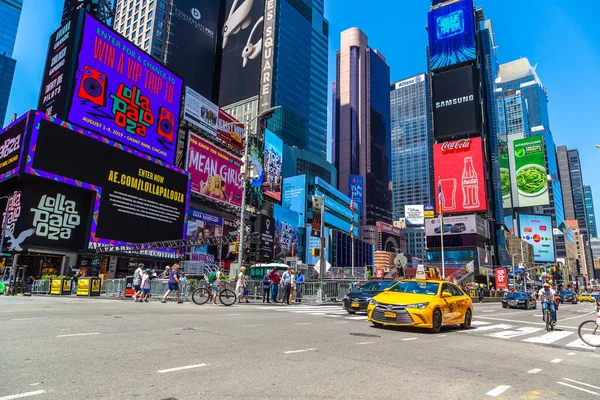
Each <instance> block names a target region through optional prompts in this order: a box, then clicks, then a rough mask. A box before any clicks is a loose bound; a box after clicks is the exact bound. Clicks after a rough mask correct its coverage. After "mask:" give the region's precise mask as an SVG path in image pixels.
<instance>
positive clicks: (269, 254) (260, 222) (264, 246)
mask: <svg viewBox="0 0 600 400" xmlns="http://www.w3.org/2000/svg"><path fill="white" fill-rule="evenodd" d="M255 229H256V230H257V231H258V232H260V243H258V244H257V249H256V262H260V263H268V262H271V261H273V242H274V240H275V219H274V218H273V217H269V216H267V215H263V214H259V215H258V217H257V218H256V224H255Z"/></svg>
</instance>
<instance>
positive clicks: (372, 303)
mask: <svg viewBox="0 0 600 400" xmlns="http://www.w3.org/2000/svg"><path fill="white" fill-rule="evenodd" d="M369 305H371V306H376V307H377V306H378V305H379V303H378V302H376V301H375V300H374V299H371V300H369Z"/></svg>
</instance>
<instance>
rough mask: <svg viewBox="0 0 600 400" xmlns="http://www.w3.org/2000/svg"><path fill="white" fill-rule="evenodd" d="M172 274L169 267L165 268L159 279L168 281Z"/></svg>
mask: <svg viewBox="0 0 600 400" xmlns="http://www.w3.org/2000/svg"><path fill="white" fill-rule="evenodd" d="M170 273H171V270H170V268H169V266H168V265H167V266H166V267H165V270H164V271H163V272H162V273H161V274H160V275H159V278H162V279H167V278H169V276H170Z"/></svg>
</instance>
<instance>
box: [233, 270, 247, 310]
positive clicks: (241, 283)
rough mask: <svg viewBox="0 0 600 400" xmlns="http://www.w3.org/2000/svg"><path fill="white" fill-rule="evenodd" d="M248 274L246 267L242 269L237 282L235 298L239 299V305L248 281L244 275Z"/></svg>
mask: <svg viewBox="0 0 600 400" xmlns="http://www.w3.org/2000/svg"><path fill="white" fill-rule="evenodd" d="M245 272H246V267H242V268H240V273H239V274H238V276H237V280H236V281H235V297H236V298H237V301H238V303H241V302H242V296H243V295H244V287H246V280H245V279H244V273H245Z"/></svg>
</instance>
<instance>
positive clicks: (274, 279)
mask: <svg viewBox="0 0 600 400" xmlns="http://www.w3.org/2000/svg"><path fill="white" fill-rule="evenodd" d="M269 277H270V278H271V300H273V302H274V303H277V296H279V282H281V276H280V275H279V272H277V267H273V270H271V272H269Z"/></svg>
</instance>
